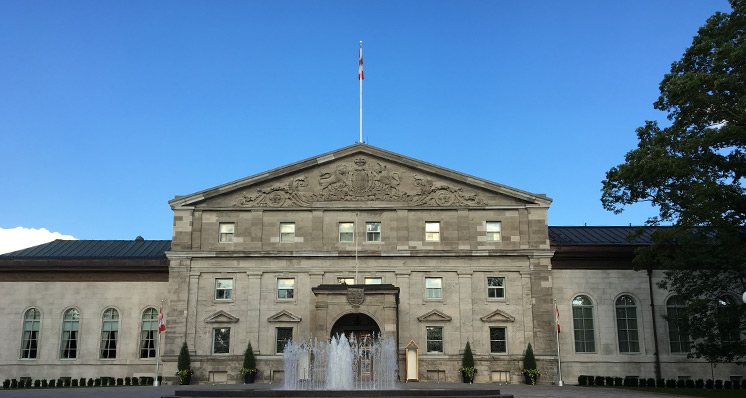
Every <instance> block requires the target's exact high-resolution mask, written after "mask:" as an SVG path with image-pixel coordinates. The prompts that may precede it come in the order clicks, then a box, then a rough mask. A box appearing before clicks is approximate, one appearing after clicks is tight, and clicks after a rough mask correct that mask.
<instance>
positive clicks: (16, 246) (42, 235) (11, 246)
mask: <svg viewBox="0 0 746 398" xmlns="http://www.w3.org/2000/svg"><path fill="white" fill-rule="evenodd" d="M55 239H64V240H76V239H75V238H74V237H72V236H70V235H62V234H61V233H59V232H49V231H48V230H47V229H46V228H41V229H35V228H23V227H16V228H10V229H4V228H0V254H3V253H10V252H13V251H16V250H21V249H26V248H28V247H31V246H36V245H41V244H42V243H47V242H51V241H53V240H55Z"/></svg>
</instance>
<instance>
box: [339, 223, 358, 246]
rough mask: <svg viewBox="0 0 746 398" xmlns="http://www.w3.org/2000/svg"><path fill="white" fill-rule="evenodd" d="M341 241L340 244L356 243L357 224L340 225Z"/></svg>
mask: <svg viewBox="0 0 746 398" xmlns="http://www.w3.org/2000/svg"><path fill="white" fill-rule="evenodd" d="M339 241H340V242H354V241H355V223H351V222H341V223H339Z"/></svg>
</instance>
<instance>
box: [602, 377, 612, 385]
mask: <svg viewBox="0 0 746 398" xmlns="http://www.w3.org/2000/svg"><path fill="white" fill-rule="evenodd" d="M604 384H606V385H607V386H613V385H614V378H613V377H611V376H606V377H604Z"/></svg>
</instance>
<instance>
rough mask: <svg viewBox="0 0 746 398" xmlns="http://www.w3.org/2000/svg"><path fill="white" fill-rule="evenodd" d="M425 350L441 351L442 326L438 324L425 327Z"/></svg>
mask: <svg viewBox="0 0 746 398" xmlns="http://www.w3.org/2000/svg"><path fill="white" fill-rule="evenodd" d="M427 352H428V353H430V352H432V353H440V354H442V353H443V328H442V327H440V326H428V327H427Z"/></svg>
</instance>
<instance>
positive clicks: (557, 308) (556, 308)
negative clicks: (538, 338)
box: [554, 304, 560, 333]
mask: <svg viewBox="0 0 746 398" xmlns="http://www.w3.org/2000/svg"><path fill="white" fill-rule="evenodd" d="M554 309H555V310H556V311H557V333H559V332H560V326H559V307H557V304H555V305H554Z"/></svg>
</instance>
